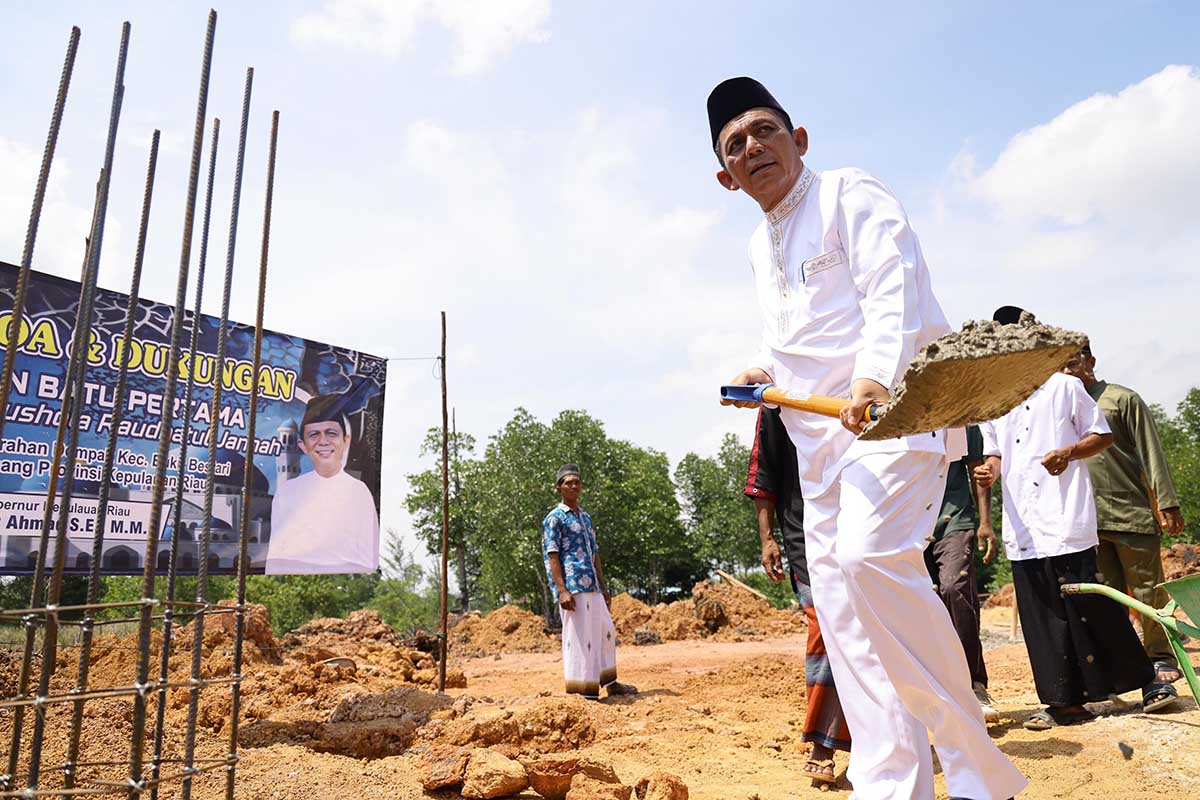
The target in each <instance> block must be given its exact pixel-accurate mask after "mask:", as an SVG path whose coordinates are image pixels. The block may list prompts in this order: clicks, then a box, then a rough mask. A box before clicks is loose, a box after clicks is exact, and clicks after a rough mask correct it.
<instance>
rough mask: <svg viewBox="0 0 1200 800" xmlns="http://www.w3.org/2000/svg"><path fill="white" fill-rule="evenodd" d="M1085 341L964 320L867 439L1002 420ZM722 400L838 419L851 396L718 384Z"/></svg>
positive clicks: (882, 410) (872, 422) (919, 362)
mask: <svg viewBox="0 0 1200 800" xmlns="http://www.w3.org/2000/svg"><path fill="white" fill-rule="evenodd" d="M1086 342H1087V337H1086V336H1084V335H1083V334H1081V333H1075V332H1074V331H1068V330H1064V329H1062V328H1056V327H1054V326H1053V325H1043V324H1040V323H1035V322H1022V323H1020V324H1016V325H1001V324H999V323H997V322H991V321H987V322H967V323H965V324H964V325H963V328H962V330H961V331H958V332H954V333H948V334H946V335H945V336H942V337H941V338H939V339H936V340H934V341H932V342H930V343H929V344H927V345H925V347H923V348H922V349H921V351H920V352H919V353H917V355H916V357H914V358H913V360H912V362H911V363H910V364H909V366H908V369H907V370H906V371H905V373H904V379H903V380H902V381H901V382H900V384H899V385H898V386H897V387H896V390H895V391H894V392H893V393H892V398H891V400H889V401H888V403H887V405H886V406H880V405H872V406H870V407H869V408H868V409H867V421H868V425H867V427H866V429H865V430H864V431H863V433H862V434H861V435H860V436H859V438H861V439H866V440H868V441H877V440H881V439H891V438H897V437H900V436H911V435H913V434H918V433H929V432H930V431H937V430H941V429H943V428H961V427H963V426H965V425H976V424H978V423H980V422H987V421H989V420H993V419H996V418H997V417H1002V416H1004V415H1005V414H1007V413H1008V412H1009V411H1011V410H1012V409H1013V408H1015V407H1016V406H1017V404H1018V403H1020V402H1021V401H1022V400H1024V399H1025V398H1027V397H1029V395H1031V394H1033V393H1034V392H1035V391H1037V389H1038V388H1039V387H1040V386H1041V385H1042V384H1043V383H1045V382H1046V381H1047V380H1048V379H1049V378H1050V376H1051V375H1053V374H1054V373H1055V372H1058V371H1059V370H1061V369H1062V368H1063V367H1064V366H1066V364H1067V362H1068V361H1070V360H1071V358H1072V357H1073V356H1074V355H1075V354H1076V353H1078V352H1079V350H1080V348H1081V347H1083V345H1084V344H1085V343H1086ZM721 399H722V400H736V401H743V402H751V403H769V404H771V405H779V406H784V407H786V408H793V409H796V410H799V411H807V412H811V413H814V414H820V415H822V416H826V417H837V416H838V414H839V413H840V412H841V410H842V409H843V408H845V407H846V406H848V405H849V404H850V401H849V400H848V399H846V398H843V397H823V396H820V395H809V394H804V393H801V392H788V391H784V390H783V389H780V388H778V387H777V386H774V385H772V384H763V385H757V386H722V387H721Z"/></svg>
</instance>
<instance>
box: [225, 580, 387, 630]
mask: <svg viewBox="0 0 1200 800" xmlns="http://www.w3.org/2000/svg"><path fill="white" fill-rule="evenodd" d="M379 582H380V577H379V574H378V573H372V574H370V575H250V576H249V577H247V578H246V600H247V601H248V602H251V603H262V604H263V605H265V606H266V607H267V608H268V609H269V610H270V613H271V629H272V630H273V631H275V633H276V635H279V634H283V633H286V632H287V631H290V630H293V629H294V628H298V627H299V626H301V625H303V624H304V623H305V622H308V621H309V620H311V619H315V618H317V617H344V616H346V615H347V614H349V613H350V612H351V611H354V610H356V609H359V608H364V607H366V606H367V604H368V603H370V602H371V599H372V598H373V597H374V596H375V590H376V588H377V587H378V586H379Z"/></svg>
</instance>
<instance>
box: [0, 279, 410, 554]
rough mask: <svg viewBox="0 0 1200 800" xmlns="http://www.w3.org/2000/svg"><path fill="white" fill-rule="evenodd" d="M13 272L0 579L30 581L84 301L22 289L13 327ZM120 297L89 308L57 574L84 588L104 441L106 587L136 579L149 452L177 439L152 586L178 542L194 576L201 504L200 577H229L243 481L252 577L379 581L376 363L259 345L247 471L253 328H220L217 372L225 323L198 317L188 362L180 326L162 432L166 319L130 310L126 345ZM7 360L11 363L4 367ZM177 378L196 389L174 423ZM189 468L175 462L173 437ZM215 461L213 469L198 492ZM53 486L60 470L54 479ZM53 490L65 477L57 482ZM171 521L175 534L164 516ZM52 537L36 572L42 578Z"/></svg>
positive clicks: (3, 297) (40, 285) (1, 448)
mask: <svg viewBox="0 0 1200 800" xmlns="http://www.w3.org/2000/svg"><path fill="white" fill-rule="evenodd" d="M17 273H18V269H17V267H15V266H13V265H11V264H5V263H3V262H0V309H2V310H0V347H3V348H4V352H5V353H6V354H9V353H13V352H15V353H16V361H15V362H14V370H13V385H12V392H11V394H10V396H9V403H8V408H6V409H4V414H5V419H6V422H5V426H4V438H3V440H0V574H7V575H17V574H28V573H30V572H31V571H32V570H33V568H34V566H35V564H36V559H37V549H38V544H39V538H40V536H41V531H42V525H43V520H44V519H45V516H46V491H47V487H48V484H49V480H50V474H51V471H52V469H53V458H54V456H53V451H54V441H55V436H56V433H57V427H58V424H59V419H60V415H61V411H62V393H63V387H64V384H65V381H66V372H67V363H68V358H69V350H70V343H71V336H72V331H73V329H74V326H75V309H76V308H77V306H78V302H79V289H80V286H79V284H78V283H76V282H74V281H69V280H65V279H63V278H58V277H55V276H52V275H44V274H41V273H38V272H32V273H31V274H30V282H29V292H28V295H27V296H26V301H25V314H24V316H23V318H22V319H21V320H20V325H19V327H18V326H17V325H16V324H12V323H13V320H12V311H11V309H12V300H13V294H14V291H15V287H16V282H17ZM128 303H129V297H128V295H124V294H119V293H117V292H109V291H105V290H103V289H101V290H99V291H98V292H97V294H96V303H95V313H94V315H93V324H92V330H91V337H90V341H89V343H88V352H87V365H88V366H87V373H86V379H85V384H84V393H83V414H82V416H81V418H80V422H79V427H80V434H79V445H80V446H79V448H78V450H77V451H76V464H75V487H74V492H73V494H72V499H71V507H70V508H69V509H63V508H61V504H60V502H58V500H59V498H56V499H55V502H54V503H53V505H52V508H51V512H50V513H51V518H52V520H54V522H55V524H56V523H57V520H58V519H59V517H60V516H61V515H62V514H63V513H64V512H65V513H66V514H67V554H66V568H67V571H68V573H76V574H78V573H85V572H87V570H88V569H89V565H90V563H91V558H92V552H93V545H94V541H95V535H96V525H97V514H96V512H97V511H98V507H99V503H98V500H97V498H98V496H99V491H100V482H101V476H102V474H103V468H104V456H105V448H106V447H107V445H108V439H109V434H110V431H112V430H113V427H114V425H116V429H117V434H118V439H117V450H116V454H115V458H114V462H113V470H112V484H111V489H110V491H109V502H108V508H107V511H106V521H105V525H104V527H105V530H104V531H103V546H102V550H101V555H100V566H101V571H102V572H103V573H105V574H116V575H120V574H141V572H142V569H143V561H144V559H145V557H146V539H147V535H148V531H149V524H150V508H151V496H152V488H153V483H154V474H155V469H156V467H157V458H156V453H157V449H158V437H159V432H160V430H161V426H162V424H163V421H164V419H166V420H168V421H169V422H168V424H172V433H171V441H172V445H171V448H170V453H169V456H168V459H167V472H166V479H165V483H164V485H165V492H164V495H163V511H162V522H161V526H160V531H159V535H160V540H159V544H158V550H157V554H156V556H155V558H156V569H157V570H158V571H159V572H160V573H165V571H166V569H167V565H168V562H169V554H170V549H171V543H172V539H174V538H175V537H176V536H178V539H179V542H178V561H177V565H178V571H179V573H180V574H194V573H195V572H196V569H197V566H198V564H199V561H198V559H199V539H200V534H201V532H202V531H203V530H204V526H205V522H206V520H205V512H204V509H205V490H206V487H207V485H208V483H209V481H210V479H211V481H212V484H213V503H212V511H211V514H209V515H208V519H207V523H208V525H209V527H210V530H211V544H210V547H209V573H210V574H233V573H236V571H237V558H238V539H239V535H240V530H241V525H242V519H243V511H244V509H243V507H242V486H243V481H244V480H245V478H246V472H247V470H249V471H250V485H251V493H250V498H249V509H248V510H249V515H248V518H249V551H248V555H249V560H250V563H249V571H250V572H266V573H267V574H307V573H328V572H334V573H337V572H373V571H375V569H376V568H377V567H378V566H379V476H380V452H381V446H382V440H383V396H384V382H385V376H386V370H387V362H386V361H385V360H384V359H382V358H378V357H376V356H371V355H367V354H366V353H359V352H356V351H353V350H348V349H346V348H342V347H333V346H331V345H326V344H321V343H319V342H313V341H310V340H307V339H302V338H300V337H298V336H289V335H286V334H281V333H274V332H271V331H264V332H263V343H262V360H261V365H260V368H259V371H258V378H259V399H258V410H257V421H256V425H255V428H256V432H255V433H256V435H255V445H254V455H253V457H252V458H250V459H249V464H247V458H246V451H247V436H248V430H247V423H248V414H249V397H250V389H251V382H252V380H253V377H254V365H253V358H254V328H253V327H252V326H249V325H242V324H240V323H234V322H231V323H230V324H229V327H228V333H227V342H228V343H227V352H226V357H225V361H224V363H222V364H218V363H217V358H216V350H217V332H218V330H219V328H220V320H218V319H216V318H214V317H210V316H208V315H202V316H201V317H200V318H199V320H198V323H199V326H200V328H199V329H200V339H199V347H198V349H197V353H196V356H195V358H194V359H193V358H192V357H191V355H190V353H189V352H188V345H189V343H190V341H191V331H192V325H193V321H194V320H193V315H192V314H191V313H190V312H189V313H188V314H187V315H186V317H185V321H184V329H183V348H182V351H181V353H180V356H179V363H178V376H179V377H178V383H177V387H176V392H175V397H176V399H175V403H174V406H173V408H171V409H166V411H167V412H168V413H167V414H165V415H164V413H163V412H164V408H163V406H164V403H165V399H164V390H165V387H166V377H165V376H166V373H167V368H168V365H169V361H170V332H171V320H172V317H173V316H174V309H173V308H172V307H171V306H168V305H164V304H161V303H154V302H150V301H147V300H142V301H140V302H139V304H138V307H137V312H136V316H135V320H136V324H135V326H134V334H133V340H132V341H131V342H130V344H129V346H128V347H125V345H124V340H123V334H124V325H125V316H126V310H127V307H128ZM6 357H7V355H6ZM122 363H125V364H127V365H128V376H129V377H128V384H127V389H126V393H125V398H124V402H123V406H124V410H123V413H122V418H121V420H120V423H119V424H117V423H116V422H115V420H114V412H115V410H116V408H115V394H116V385H117V375H118V370H119V368H120V365H121V364H122ZM189 376H192V378H193V379H194V381H195V384H194V389H193V391H192V403H191V405H190V406H189V407H185V403H184V395H185V388H186V383H187V379H188V377H189ZM217 381H220V385H221V407H220V409H219V410H217V417H218V422H219V426H218V427H219V432H218V434H217V437H216V439H217V440H216V442H211V439H212V438H213V437H212V433H211V425H210V423H211V420H212V416H213V409H212V396H213V387H214V385H216V382H217ZM185 419H187V420H188V421H189V431H188V439H187V454H186V458H185V459H184V461H183V463H181V460H180V454H181V449H182V448H181V445H182V444H183V426H184V420H185ZM210 445H215V448H216V464H215V467H214V468H213V474H212V476H209V475H208V454H209V447H210ZM63 468H64V469H65V460H64V467H63ZM59 477H60V484H59V488H60V491H61V479H62V473H61V472H60V476H59ZM176 504H178V506H179V511H180V523H179V530H178V531H175V530H174V520H175V513H174V512H175V506H176ZM53 546H54V530H53V529H52V531H51V535H50V552H48V553H47V563H48V564H49V563H52V562H50V561H49V558H50V557H51V556H52V551H53Z"/></svg>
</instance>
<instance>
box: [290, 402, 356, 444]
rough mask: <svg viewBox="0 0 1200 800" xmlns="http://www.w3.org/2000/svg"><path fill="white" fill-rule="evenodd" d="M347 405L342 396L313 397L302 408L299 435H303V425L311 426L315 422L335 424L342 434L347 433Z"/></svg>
mask: <svg viewBox="0 0 1200 800" xmlns="http://www.w3.org/2000/svg"><path fill="white" fill-rule="evenodd" d="M347 405H348V403H347V400H346V395H344V394H319V395H316V396H314V397H313V398H312V399H310V400H309V401H308V403H307V405H305V406H304V419H303V420H301V422H300V435H301V436H303V435H304V426H305V425H312V424H313V423H316V422H336V423H337V424H338V425H339V426H340V427H341V429H342V433H343V434H347V433H349V432H350V431H348V430H347V429H346V410H347V409H346V406H347Z"/></svg>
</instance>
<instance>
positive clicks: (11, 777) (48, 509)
mask: <svg viewBox="0 0 1200 800" xmlns="http://www.w3.org/2000/svg"><path fill="white" fill-rule="evenodd" d="M102 177H103V176H102ZM101 183H102V181H99V180H98V181H96V199H95V202H94V203H93V205H92V224H91V225H90V226H89V227H88V230H89V231H91V230H92V229H93V228H95V225H96V214H98V213H99V211H100V186H101ZM91 250H92V242H91V239H90V238H86V239H84V248H83V264H81V265H80V267H79V282H80V284H81V285H82V283H83V279H84V277H86V275H87V266H88V264H89V263H90V262H91ZM71 396H72V393H71V383H70V381H68V380H67V373H66V370H64V371H63V395H62V402H61V403H60V404H59V409H58V432H57V434H56V435H55V449H54V463H53V464H51V465H50V478H49V480H47V481H46V506H45V508H44V509H42V527H41V531H40V533H39V534H38V548H37V550H36V552H37V557H36V558H35V559H34V566H33V576H32V579H31V581H30V584H31V585H30V589H29V607H30V608H37V607H39V606H41V604H42V601H43V595H44V594H45V591H46V549H47V548H48V547H49V544H50V528H51V526H52V525H53V524H54V503H55V498H56V497H57V495H58V472H59V468H60V467H61V466H62V459H63V450H64V448H65V443H66V439H67V425H68V423H69V422H70V418H71V417H70V414H68V413H67V409H68V408H70V406H71V402H72V400H71ZM24 625H25V649H24V651H23V653H22V657H21V674H20V676H19V677H18V678H17V697H18V698H19V699H22V700H23V699H25V696H26V692H28V691H29V680H30V677H31V674H32V664H33V647H34V642H35V639H36V637H37V618H36V617H34V616H32V615H31V616H28V617H26V618H25V620H24ZM24 722H25V707H24V706H17V708H16V709H15V710H14V712H13V727H12V738H11V739H10V741H9V750H8V772H7V774H5V775H4V788H5V790H6V791H7V790H11V789H12V783H13V781H15V780H16V774H17V762H18V761H19V760H20V752H21V736H22V735H23V732H24V731H23V727H22V726H23V725H24Z"/></svg>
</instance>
